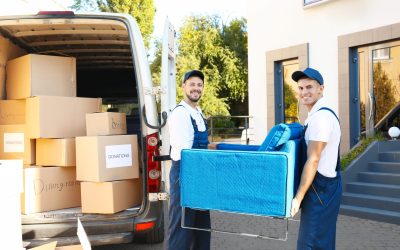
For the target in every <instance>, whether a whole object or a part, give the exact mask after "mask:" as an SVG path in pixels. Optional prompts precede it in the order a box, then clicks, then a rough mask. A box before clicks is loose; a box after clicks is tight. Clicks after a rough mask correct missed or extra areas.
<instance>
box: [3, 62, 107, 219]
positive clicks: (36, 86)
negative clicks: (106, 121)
mask: <svg viewBox="0 0 400 250" xmlns="http://www.w3.org/2000/svg"><path fill="white" fill-rule="evenodd" d="M6 93H7V100H2V101H0V110H1V111H0V112H1V119H0V140H1V142H2V143H0V159H23V162H24V169H23V183H24V190H23V193H22V195H21V211H22V213H25V214H29V213H36V212H44V211H50V210H56V209H62V208H69V207H78V206H80V183H79V182H78V181H77V180H76V169H75V166H76V164H75V162H74V161H75V160H74V159H75V151H74V150H75V145H74V143H73V141H74V137H75V136H81V135H84V134H85V115H86V113H92V112H97V111H99V110H100V108H101V99H98V98H78V97H76V60H75V58H72V57H59V56H45V55H33V54H29V55H25V56H22V57H18V58H16V59H13V60H10V61H8V62H7V65H6Z"/></svg>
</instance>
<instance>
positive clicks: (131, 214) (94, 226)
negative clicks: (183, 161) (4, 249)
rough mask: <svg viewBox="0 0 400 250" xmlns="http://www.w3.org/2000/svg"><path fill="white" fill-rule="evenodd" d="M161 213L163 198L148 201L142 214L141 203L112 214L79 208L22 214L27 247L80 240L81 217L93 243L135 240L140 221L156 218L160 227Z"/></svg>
mask: <svg viewBox="0 0 400 250" xmlns="http://www.w3.org/2000/svg"><path fill="white" fill-rule="evenodd" d="M162 216H163V204H162V201H155V202H149V205H148V206H147V209H146V211H145V212H144V213H142V214H140V215H139V207H134V208H130V209H127V210H125V211H122V212H119V213H116V214H111V215H100V214H82V213H80V208H71V209H63V210H57V211H51V212H46V213H37V214H31V215H23V217H22V236H23V241H24V247H29V248H31V247H36V246H40V245H42V244H45V243H48V242H52V241H57V245H58V246H64V245H73V244H79V239H78V237H77V235H76V231H77V218H78V217H79V218H80V220H81V221H82V224H83V227H84V228H85V231H86V233H87V234H88V237H89V240H90V242H91V245H92V246H99V245H108V244H120V243H129V242H131V241H132V240H133V235H134V234H135V225H136V224H137V223H145V222H155V227H157V226H160V225H161V221H162ZM143 232H144V231H143ZM141 233H142V232H141ZM144 233H145V232H144Z"/></svg>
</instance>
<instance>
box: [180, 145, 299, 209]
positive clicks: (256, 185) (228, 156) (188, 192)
mask: <svg viewBox="0 0 400 250" xmlns="http://www.w3.org/2000/svg"><path fill="white" fill-rule="evenodd" d="M299 147H300V143H299V140H288V141H287V142H286V143H284V144H283V145H282V146H281V147H280V148H279V150H277V151H240V149H239V150H203V149H188V150H183V151H182V159H181V173H180V178H181V179H180V181H181V205H182V207H189V208H195V209H207V210H218V211H225V212H234V213H244V214H252V215H261V216H273V217H290V207H291V202H292V199H293V196H294V194H295V191H296V190H295V189H296V188H297V186H298V183H299V177H300V176H299V174H300V171H299V166H296V162H295V158H296V155H298V154H299ZM255 150H257V149H256V148H255Z"/></svg>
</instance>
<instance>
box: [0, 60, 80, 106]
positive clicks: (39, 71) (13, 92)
mask: <svg viewBox="0 0 400 250" xmlns="http://www.w3.org/2000/svg"><path fill="white" fill-rule="evenodd" d="M6 71H7V79H6V91H7V99H9V100H13V99H24V98H28V97H31V96H38V95H50V96H70V97H75V96H76V59H75V58H74V57H61V56H46V55H35V54H29V55H25V56H22V57H18V58H16V59H13V60H10V61H8V62H7V65H6Z"/></svg>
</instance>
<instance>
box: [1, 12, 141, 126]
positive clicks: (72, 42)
mask: <svg viewBox="0 0 400 250" xmlns="http://www.w3.org/2000/svg"><path fill="white" fill-rule="evenodd" d="M0 34H1V36H0V51H2V53H1V54H2V55H1V58H0V65H1V69H0V75H1V76H0V80H1V84H2V92H1V94H2V99H6V96H5V77H6V76H5V66H6V63H7V61H8V60H11V59H14V58H16V57H19V56H22V55H25V54H31V53H33V54H42V55H55V56H71V57H75V58H76V62H77V96H79V97H101V98H102V100H103V101H102V103H103V107H102V111H107V110H108V111H119V112H125V113H126V114H127V121H128V124H127V126H128V134H134V133H136V134H139V132H140V122H139V110H138V98H137V89H136V86H137V81H136V79H135V72H134V60H133V57H132V53H131V48H130V41H129V36H128V32H127V28H126V26H125V24H124V23H123V22H121V21H117V20H110V19H96V20H94V19H91V18H66V19H63V18H50V19H49V18H45V19H41V18H38V17H37V16H36V17H35V18H31V19H14V20H12V19H9V20H0Z"/></svg>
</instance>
